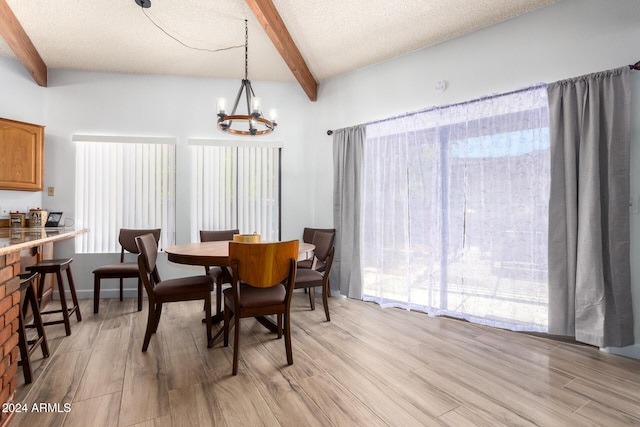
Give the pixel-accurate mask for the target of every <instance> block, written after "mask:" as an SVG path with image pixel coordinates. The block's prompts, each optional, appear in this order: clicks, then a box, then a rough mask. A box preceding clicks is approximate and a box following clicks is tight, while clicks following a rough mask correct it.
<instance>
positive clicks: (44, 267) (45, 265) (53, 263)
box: [27, 258, 82, 335]
mask: <svg viewBox="0 0 640 427" xmlns="http://www.w3.org/2000/svg"><path fill="white" fill-rule="evenodd" d="M72 261H73V258H66V259H49V260H43V261H40V262H39V263H37V264H35V265H32V266H30V267H27V270H29V271H34V272H37V273H40V286H38V303H41V301H42V297H43V292H44V289H43V288H44V286H45V284H46V283H45V278H46V276H47V273H53V274H55V276H56V281H57V283H58V294H59V295H60V306H61V309H60V310H50V311H42V312H40V314H42V315H44V314H54V313H62V320H54V321H47V322H44V325H56V324H60V323H64V329H65V332H66V334H67V335H71V324H70V322H69V317H70V316H71V315H72V314H73V313H75V314H76V318H77V319H78V322H80V321H81V320H82V315H81V314H80V307H79V306H78V297H77V296H76V287H75V285H74V283H73V276H72V274H71V265H70V264H71V262H72ZM63 270H66V272H67V282H68V285H69V292H70V293H71V299H72V301H73V306H71V308H69V307H67V297H66V293H65V289H64V282H63V279H62V271H63Z"/></svg>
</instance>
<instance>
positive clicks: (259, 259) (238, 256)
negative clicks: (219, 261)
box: [229, 240, 300, 288]
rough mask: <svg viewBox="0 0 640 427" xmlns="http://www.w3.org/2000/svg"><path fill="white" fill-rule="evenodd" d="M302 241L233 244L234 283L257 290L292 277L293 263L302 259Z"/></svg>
mask: <svg viewBox="0 0 640 427" xmlns="http://www.w3.org/2000/svg"><path fill="white" fill-rule="evenodd" d="M299 245H300V242H299V241H298V240H292V241H289V242H275V243H239V242H230V243H229V261H230V263H231V265H232V266H234V269H233V270H234V271H233V273H234V280H235V279H236V277H237V279H238V280H240V281H241V282H242V283H246V284H248V285H251V286H253V287H258V288H269V287H272V286H275V285H277V284H279V283H282V282H284V281H285V280H286V279H287V278H288V277H290V276H289V275H290V272H291V265H292V264H291V261H292V260H293V263H294V264H293V265H295V261H296V259H297V258H298V247H299Z"/></svg>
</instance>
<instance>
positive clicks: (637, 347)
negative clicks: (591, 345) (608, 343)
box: [600, 343, 640, 359]
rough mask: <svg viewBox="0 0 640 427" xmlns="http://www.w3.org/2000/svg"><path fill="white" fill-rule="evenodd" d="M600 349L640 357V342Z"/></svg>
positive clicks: (633, 357)
mask: <svg viewBox="0 0 640 427" xmlns="http://www.w3.org/2000/svg"><path fill="white" fill-rule="evenodd" d="M600 350H602V351H605V352H607V353H611V354H617V355H618V356H625V357H630V358H632V359H640V344H637V343H636V344H633V345H629V346H626V347H605V348H601V349H600Z"/></svg>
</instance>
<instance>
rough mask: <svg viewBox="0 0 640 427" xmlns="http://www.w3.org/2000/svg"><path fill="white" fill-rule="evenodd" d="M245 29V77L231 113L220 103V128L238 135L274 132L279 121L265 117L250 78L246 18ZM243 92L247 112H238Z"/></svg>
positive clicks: (245, 21)
mask: <svg viewBox="0 0 640 427" xmlns="http://www.w3.org/2000/svg"><path fill="white" fill-rule="evenodd" d="M244 31H245V38H244V79H243V80H242V83H241V84H240V89H239V90H238V94H237V95H236V100H235V102H234V104H233V109H232V110H231V114H229V115H227V114H226V110H225V107H224V105H222V106H221V105H218V129H220V130H221V131H223V132H227V133H232V134H236V135H252V136H254V135H265V134H268V133H271V132H273V130H274V129H275V127H276V126H277V123H276V121H275V119H271V120H269V119H266V118H265V117H263V115H262V111H261V110H260V101H259V98H257V97H256V96H255V93H254V92H253V88H252V87H251V81H250V80H249V27H248V24H247V20H246V19H245V20H244ZM243 92H244V94H245V96H244V98H245V100H246V104H247V114H237V113H236V112H237V110H238V105H239V104H240V99H241V98H242V93H243ZM218 103H220V100H218ZM234 125H235V126H234ZM242 125H244V127H246V129H245V128H243V127H242ZM238 126H241V127H238Z"/></svg>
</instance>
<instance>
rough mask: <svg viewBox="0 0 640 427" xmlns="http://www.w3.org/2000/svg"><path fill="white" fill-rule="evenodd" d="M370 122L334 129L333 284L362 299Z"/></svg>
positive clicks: (342, 290)
mask: <svg viewBox="0 0 640 427" xmlns="http://www.w3.org/2000/svg"><path fill="white" fill-rule="evenodd" d="M365 138H366V125H358V126H354V127H350V128H345V129H339V130H336V131H335V132H334V133H333V223H334V225H335V228H336V237H335V243H334V246H335V256H334V261H333V267H332V268H331V278H330V280H331V284H332V286H334V287H335V286H336V285H339V289H340V293H341V294H342V295H346V296H348V297H349V298H357V299H362V268H361V262H360V259H361V258H360V242H361V236H360V233H361V228H362V227H361V224H362V222H361V217H362V172H363V164H364V141H365Z"/></svg>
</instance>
